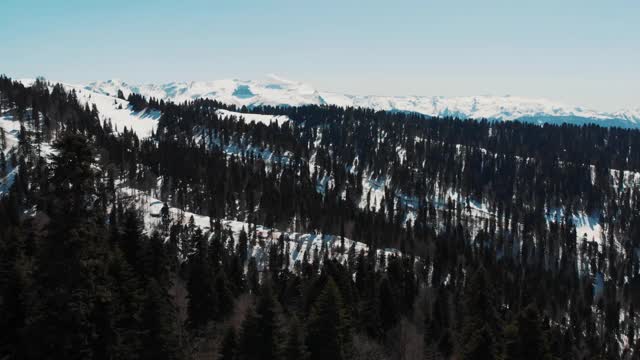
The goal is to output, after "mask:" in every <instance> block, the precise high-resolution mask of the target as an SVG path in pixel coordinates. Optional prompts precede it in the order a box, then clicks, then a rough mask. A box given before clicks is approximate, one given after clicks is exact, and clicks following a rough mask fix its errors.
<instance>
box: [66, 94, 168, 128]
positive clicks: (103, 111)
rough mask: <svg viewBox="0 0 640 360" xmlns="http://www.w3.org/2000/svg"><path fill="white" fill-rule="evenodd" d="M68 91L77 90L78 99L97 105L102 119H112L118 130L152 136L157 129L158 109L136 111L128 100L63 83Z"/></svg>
mask: <svg viewBox="0 0 640 360" xmlns="http://www.w3.org/2000/svg"><path fill="white" fill-rule="evenodd" d="M63 85H64V87H65V89H66V90H67V91H71V90H75V92H76V94H77V96H78V100H79V101H80V102H81V103H83V104H89V106H91V105H94V104H95V105H96V108H97V109H98V113H99V114H100V120H103V121H105V120H110V121H111V124H112V125H113V127H114V130H117V131H118V132H122V131H124V129H125V128H127V129H128V130H129V131H132V130H133V131H134V132H135V133H136V134H137V135H138V136H139V137H147V136H150V135H151V133H152V132H153V131H154V130H155V129H156V127H157V124H158V119H159V118H160V115H161V113H160V112H159V111H156V110H147V109H145V110H142V111H139V112H135V111H133V110H132V109H131V107H130V106H129V102H128V101H127V100H122V99H118V98H116V97H113V96H108V95H104V94H102V93H96V92H93V91H89V90H87V89H84V88H83V87H82V86H78V85H71V84H63ZM116 93H117V92H116Z"/></svg>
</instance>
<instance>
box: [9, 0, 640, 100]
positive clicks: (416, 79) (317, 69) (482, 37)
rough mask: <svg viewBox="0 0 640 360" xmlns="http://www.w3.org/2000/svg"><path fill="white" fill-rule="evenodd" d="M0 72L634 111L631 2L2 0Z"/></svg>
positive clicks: (639, 22)
mask: <svg viewBox="0 0 640 360" xmlns="http://www.w3.org/2000/svg"><path fill="white" fill-rule="evenodd" d="M0 39H1V41H0V73H5V74H7V75H9V76H12V77H17V78H18V77H34V76H36V75H43V76H45V77H47V78H49V79H52V80H64V81H67V82H85V81H91V80H104V79H110V78H120V79H123V80H126V81H129V82H132V83H138V82H165V81H174V80H213V79H221V78H240V79H256V78H262V77H263V76H264V75H265V74H267V73H275V74H278V75H280V76H282V77H285V78H290V79H294V80H299V81H304V82H308V83H310V84H312V85H313V86H315V87H316V88H318V89H322V90H331V91H340V92H347V93H355V94H383V95H384V94H386V95H410V94H413V95H445V96H453V95H477V94H493V95H504V94H512V95H524V96H543V97H549V98H552V99H557V100H561V101H566V102H569V103H574V104H579V105H584V106H587V107H593V108H596V109H602V110H615V109H618V108H623V107H630V108H640V1H638V0H611V1H605V0H598V1H595V0H580V1H579V0H555V1H550V0H536V1H515V0H511V1H497V0H482V1H481V0H474V1H471V0H469V1H445V0H438V1H428V0H423V1H393V0H387V1H376V0H369V1H348V0H338V1H334V0H321V1H318V0H315V1H303V0H298V1H268V0H261V1H248V0H245V1H243V0H235V1H179V0H172V1H163V0H156V1H134V0H128V1H120V0H101V1H89V0H84V1H76V0H58V1H53V0H41V1H34V0H3V1H2V2H1V3H0Z"/></svg>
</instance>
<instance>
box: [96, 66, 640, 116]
mask: <svg viewBox="0 0 640 360" xmlns="http://www.w3.org/2000/svg"><path fill="white" fill-rule="evenodd" d="M85 89H87V90H91V91H94V92H98V93H101V94H105V95H106V94H109V95H115V94H117V91H118V90H119V89H121V90H122V91H123V92H124V94H125V96H126V95H128V94H129V93H131V92H134V93H139V94H142V95H144V96H146V97H155V98H158V99H164V100H170V101H174V102H184V101H190V100H193V99H197V98H209V99H215V100H218V101H221V102H224V103H227V104H235V105H238V106H243V105H244V106H248V107H251V106H257V105H274V106H275V105H288V106H300V105H307V104H315V105H324V104H334V105H338V106H354V107H367V108H373V109H376V110H393V111H408V112H417V113H421V114H424V115H428V116H452V117H459V118H474V119H480V118H486V119H492V120H502V121H511V120H522V121H527V122H533V123H572V124H585V123H597V124H600V125H603V126H621V127H631V128H640V109H636V110H628V111H618V112H615V113H607V112H600V111H596V110H591V109H587V108H583V107H579V106H570V105H566V104H562V103H559V102H556V101H552V100H548V99H541V98H525V97H519V96H467V97H442V96H360V95H345V94H338V93H332V92H325V91H318V90H316V89H314V88H313V87H312V86H310V85H308V84H303V83H299V82H294V81H289V80H284V79H281V78H278V77H276V76H273V75H271V76H269V77H268V79H267V80H264V81H256V80H247V81H245V80H216V81H193V82H172V83H168V84H162V85H153V84H150V85H131V84H127V83H125V82H123V81H119V80H109V81H104V82H93V83H90V84H88V85H86V86H85Z"/></svg>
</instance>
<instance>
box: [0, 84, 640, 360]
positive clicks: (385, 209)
mask: <svg viewBox="0 0 640 360" xmlns="http://www.w3.org/2000/svg"><path fill="white" fill-rule="evenodd" d="M97 96H100V97H101V98H100V101H101V103H100V104H102V106H104V105H105V104H106V105H109V106H111V103H113V105H112V106H113V108H114V109H117V110H118V111H123V112H124V113H126V114H127V115H128V116H129V115H130V116H129V117H121V118H120V120H119V123H118V124H117V125H115V124H114V121H111V120H110V119H109V116H108V114H106V113H101V112H100V110H99V109H98V108H97V106H96V105H92V104H95V103H92V102H91V101H92V100H91V99H92V97H93V98H96V97H97ZM105 98H106V99H108V102H107V101H105V100H104V99H105ZM149 113H152V114H161V115H158V120H157V123H155V122H154V123H153V124H152V125H153V130H152V131H150V136H147V135H149V133H146V130H147V129H149V128H150V126H149V124H150V123H146V124H147V125H145V128H144V129H145V133H144V134H143V133H139V132H136V131H135V129H136V128H137V127H135V126H133V124H132V123H130V122H129V123H127V122H126V121H136V120H135V119H136V117H135V116H134V115H136V114H149ZM154 116H155V115H154ZM122 119H126V121H125V120H122ZM130 119H133V120H130ZM113 120H115V119H113ZM147 121H151V120H149V119H147ZM126 125H129V126H128V127H127V128H125V127H124V126H126ZM0 150H1V151H0V359H49V358H50V359H58V358H62V359H216V358H217V359H225V360H229V359H234V360H241V359H283V360H284V359H287V360H288V359H291V360H293V359H637V358H640V341H638V334H636V329H638V322H639V321H640V319H638V316H637V315H636V308H637V307H638V304H640V201H639V200H640V199H639V192H638V190H639V189H640V188H639V186H640V131H639V130H630V129H621V128H605V127H599V126H596V125H583V126H575V125H548V124H547V125H543V126H539V125H534V124H527V123H521V122H517V121H514V122H493V121H487V120H459V119H454V118H427V117H425V116H423V115H419V114H413V113H404V112H384V111H374V110H371V109H365V108H350V107H347V108H342V107H337V106H328V105H323V106H315V105H314V106H302V107H268V106H259V107H253V108H250V109H248V108H246V107H242V108H238V107H236V106H233V105H226V104H222V103H219V102H216V101H213V100H206V99H198V100H194V101H188V102H184V103H180V104H176V103H172V102H166V101H164V100H158V99H154V98H145V97H143V96H141V95H137V94H135V93H132V94H128V96H126V97H125V95H124V93H122V92H121V91H120V92H119V93H118V94H117V96H115V97H112V98H110V97H107V96H106V95H103V94H100V95H98V94H91V93H88V94H87V93H84V94H82V95H79V94H78V93H76V91H75V90H74V89H68V88H65V87H64V86H63V85H60V84H57V85H55V84H51V83H47V82H46V81H45V80H43V79H39V80H37V81H35V82H34V83H33V84H30V85H29V86H25V85H24V84H22V83H20V82H16V81H13V80H12V79H9V78H7V77H0Z"/></svg>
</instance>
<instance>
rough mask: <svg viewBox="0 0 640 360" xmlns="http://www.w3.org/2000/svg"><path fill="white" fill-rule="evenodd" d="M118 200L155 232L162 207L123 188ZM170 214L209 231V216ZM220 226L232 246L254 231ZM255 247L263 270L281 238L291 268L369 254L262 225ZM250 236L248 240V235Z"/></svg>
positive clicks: (236, 224)
mask: <svg viewBox="0 0 640 360" xmlns="http://www.w3.org/2000/svg"><path fill="white" fill-rule="evenodd" d="M119 193H120V194H121V196H122V197H123V198H124V199H125V200H128V201H129V203H130V204H132V205H135V206H136V207H137V208H139V209H140V210H141V213H142V218H143V220H144V224H145V229H146V231H147V232H151V231H153V230H154V229H158V226H159V225H160V223H161V221H162V219H161V217H160V211H161V209H162V207H163V206H164V203H163V202H162V201H160V200H158V199H156V198H154V197H152V196H150V195H148V194H146V193H144V192H141V191H138V190H136V189H133V188H129V187H122V188H120V189H119ZM169 214H170V217H171V220H172V221H173V222H178V223H182V224H184V225H186V224H188V223H189V221H190V219H191V218H192V217H193V223H194V225H195V226H197V227H199V228H200V229H202V230H203V231H204V232H208V231H210V230H211V222H210V218H209V217H208V216H204V215H199V214H195V213H192V212H189V211H184V210H182V209H179V208H176V207H171V206H169ZM222 225H223V228H224V229H225V230H230V231H231V234H232V236H233V240H234V241H235V242H237V241H238V239H239V236H240V232H241V231H242V230H245V231H246V232H247V233H248V232H249V230H250V229H253V226H254V225H253V224H251V227H250V224H248V223H246V222H243V221H237V220H230V219H225V220H222ZM255 229H256V235H257V241H256V242H257V243H256V245H255V246H253V247H251V248H250V254H249V255H250V256H253V257H255V258H256V260H257V263H258V266H259V267H262V266H264V264H265V262H266V261H267V259H268V253H267V252H268V250H267V248H268V246H269V245H271V244H277V242H278V239H279V238H280V236H281V235H284V238H285V239H286V240H285V243H286V245H287V246H288V249H289V264H290V266H291V267H293V266H294V264H295V263H296V262H302V261H304V260H305V254H306V255H307V256H306V259H307V261H313V259H314V255H317V256H318V258H319V259H320V260H321V259H322V258H323V255H324V252H325V251H326V252H327V255H328V257H329V258H331V259H337V260H339V261H341V262H346V261H347V257H348V252H349V249H350V248H351V247H352V246H353V248H354V250H355V254H356V255H357V254H359V253H360V252H361V251H364V252H365V253H366V252H368V250H369V248H368V246H367V245H366V244H364V243H361V242H357V241H353V240H350V239H348V238H345V239H344V252H342V251H341V246H342V242H343V241H342V240H341V238H340V236H337V235H331V234H320V233H297V232H293V231H283V230H279V229H272V228H267V227H264V226H262V225H255ZM249 236H251V235H250V234H249ZM382 252H384V253H385V255H386V256H387V257H389V256H400V255H402V254H401V252H400V251H399V250H397V249H393V248H385V249H378V250H377V254H376V255H378V256H380V255H381V254H382Z"/></svg>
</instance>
